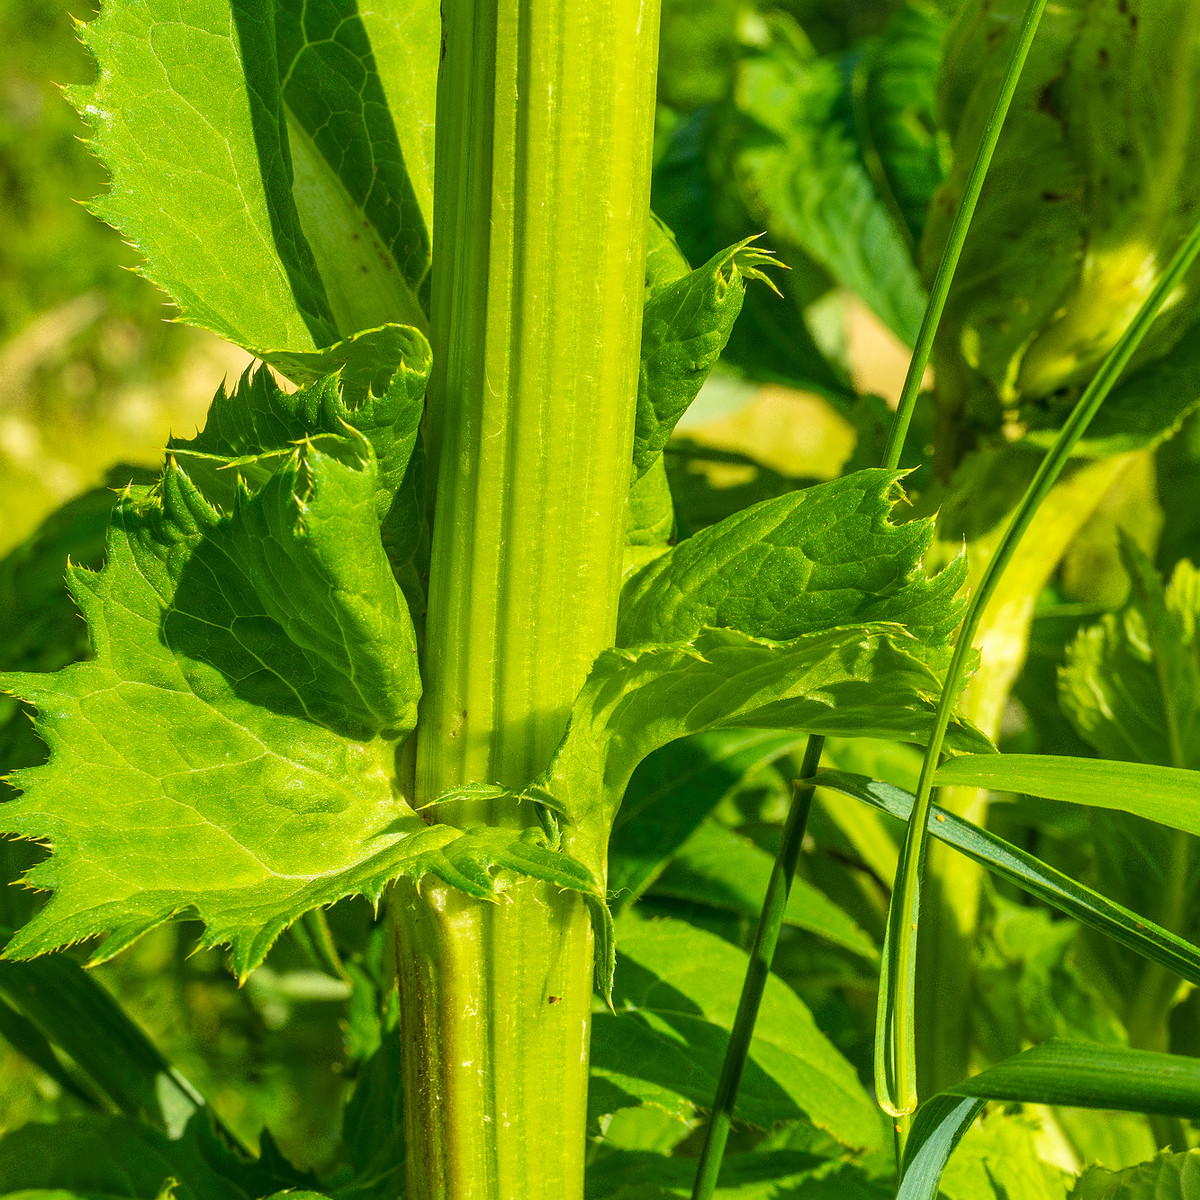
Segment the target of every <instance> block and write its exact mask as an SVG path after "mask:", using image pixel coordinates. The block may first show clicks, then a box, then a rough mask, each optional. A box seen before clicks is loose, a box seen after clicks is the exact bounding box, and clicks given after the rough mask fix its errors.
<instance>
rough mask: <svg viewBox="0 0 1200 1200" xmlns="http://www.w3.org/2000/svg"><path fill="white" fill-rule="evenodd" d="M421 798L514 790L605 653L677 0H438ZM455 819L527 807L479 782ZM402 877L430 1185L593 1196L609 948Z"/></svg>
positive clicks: (510, 905) (415, 1075) (409, 1068)
mask: <svg viewBox="0 0 1200 1200" xmlns="http://www.w3.org/2000/svg"><path fill="white" fill-rule="evenodd" d="M443 14H444V16H443V61H442V69H441V74H440V78H439V81H438V104H437V165H436V181H435V189H434V231H433V243H434V246H435V251H434V255H435V257H434V268H433V296H432V320H431V325H432V339H431V340H432V344H433V350H434V373H433V377H432V379H431V382H430V389H429V394H428V409H427V431H426V432H427V449H428V462H429V466H430V477H431V487H430V499H431V501H434V500H435V503H434V504H433V509H434V512H433V536H432V555H431V565H430V584H429V609H428V619H427V624H426V643H425V658H424V685H425V695H424V698H423V700H422V704H421V710H420V719H419V723H418V727H417V733H416V756H415V758H416V762H415V786H414V792H415V801H416V803H417V804H425V803H428V802H430V801H433V800H435V799H437V797H438V796H440V795H441V794H442V793H443V792H445V791H446V790H448V789H450V788H452V787H455V786H456V785H461V784H469V783H481V782H482V783H492V782H495V783H501V784H505V785H508V786H511V787H521V786H523V785H524V784H525V783H527V782H528V781H529V780H530V779H531V778H532V777H533V776H534V775H535V774H536V773H537V772H538V771H539V770H540V769H542V768H543V767H544V766H545V765H546V763H547V762H548V760H549V758H550V755H551V753H552V752H553V750H554V748H555V746H556V744H557V742H558V741H559V739H560V738H561V736H562V734H563V731H564V730H565V728H566V723H567V719H568V716H569V712H570V707H571V704H572V702H573V701H574V699H575V696H576V694H577V693H578V691H579V689H580V687H581V685H582V684H583V681H584V678H585V677H586V675H587V672H588V669H589V668H590V667H591V664H592V661H593V660H594V658H595V657H596V655H597V654H598V653H599V652H600V651H601V650H603V649H605V648H606V647H607V646H609V645H611V644H612V637H613V634H614V631H615V628H616V606H617V597H618V590H619V581H620V566H621V550H622V544H623V540H624V537H623V535H624V510H625V498H626V494H627V492H628V488H629V483H630V475H631V459H632V442H633V418H634V408H635V403H636V396H637V374H638V357H639V355H638V349H639V341H640V332H641V313H642V297H643V292H644V282H645V258H646V238H647V214H648V211H649V199H650V196H649V191H650V160H651V146H652V135H653V120H654V91H655V87H654V85H655V67H656V60H657V39H658V3H657V0H445V3H444V6H443ZM434 811H436V813H437V816H438V819H441V820H444V821H447V822H449V823H452V824H454V825H458V826H460V827H461V826H466V825H471V824H478V823H487V824H491V825H499V824H504V825H508V826H512V827H520V826H523V825H528V824H532V823H534V814H533V812H532V810H531V806H529V805H524V806H522V807H521V808H517V807H515V806H512V805H511V804H509V805H505V804H502V803H501V802H493V801H477V800H459V801H454V802H451V803H447V804H444V805H441V806H440V807H439V808H438V809H436V810H434ZM499 886H500V887H501V888H502V894H501V896H500V898H499V899H500V902H499V903H497V904H487V903H483V902H480V901H477V900H473V899H470V898H468V897H466V896H464V895H462V894H460V893H458V892H456V891H454V890H453V889H448V888H445V887H444V886H442V885H440V884H439V885H433V886H430V885H429V884H428V883H426V884H424V885H422V886H421V887H420V888H416V887H413V886H411V885H408V884H405V885H401V886H399V887H398V888H397V889H396V892H395V896H394V902H393V908H394V912H395V915H396V937H397V961H398V974H399V979H400V989H401V1009H402V1014H403V1016H402V1037H403V1041H404V1071H405V1091H406V1097H407V1101H406V1104H405V1121H406V1127H407V1136H408V1145H409V1160H408V1164H407V1168H406V1170H407V1176H408V1190H407V1195H408V1197H409V1200H580V1198H581V1197H582V1195H583V1158H584V1149H585V1144H586V1139H585V1119H586V1097H587V1049H588V1032H589V1014H590V1011H591V992H592V988H591V979H592V938H591V931H590V927H589V925H588V920H587V915H586V912H585V909H584V906H583V904H582V902H581V901H580V899H579V898H578V896H576V895H574V894H562V895H560V894H559V893H558V891H557V889H554V888H551V887H547V886H544V885H542V884H536V883H532V882H530V881H528V880H519V879H516V878H505V879H502V880H500V881H499Z"/></svg>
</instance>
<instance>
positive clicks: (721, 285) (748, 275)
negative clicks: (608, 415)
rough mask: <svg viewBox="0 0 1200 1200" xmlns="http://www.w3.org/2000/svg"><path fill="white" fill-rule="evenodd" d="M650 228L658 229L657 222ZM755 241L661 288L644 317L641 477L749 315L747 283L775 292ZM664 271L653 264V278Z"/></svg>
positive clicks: (636, 458)
mask: <svg viewBox="0 0 1200 1200" xmlns="http://www.w3.org/2000/svg"><path fill="white" fill-rule="evenodd" d="M651 228H652V229H656V230H657V228H658V225H657V222H652V224H651ZM752 240H753V239H750V238H747V239H746V240H745V241H742V242H739V243H738V244H737V245H736V246H731V247H730V248H729V249H728V250H724V251H722V252H721V253H720V254H717V255H714V256H713V257H712V258H711V259H709V261H708V262H706V263H705V264H704V266H702V267H700V268H699V269H698V270H695V271H691V272H689V273H688V274H686V275H683V276H682V277H680V278H677V279H674V280H669V281H663V282H661V283H660V285H659V286H657V287H655V288H654V289H653V290H652V291H651V293H650V297H649V299H648V300H647V302H646V308H645V312H644V314H643V317H642V350H641V374H640V375H639V377H638V401H637V421H636V424H635V426H634V435H633V436H634V441H633V468H634V473H635V475H636V476H637V477H639V478H640V477H641V476H643V475H645V473H646V472H647V471H648V470H649V469H650V468H651V467H652V466H653V465H654V463H655V462H657V461H658V459H659V457H660V455H661V454H662V452H663V449H664V447H665V446H666V444H667V439H668V438H669V437H670V436H671V431H672V430H673V429H674V428H675V424H676V422H677V421H678V420H679V418H680V417H681V416H683V414H684V412H685V411H686V410H687V408H688V406H689V405H690V404H691V403H692V401H693V400H695V398H696V395H697V393H698V392H699V391H700V385H701V384H703V382H704V381H705V379H707V378H708V375H709V373H710V372H711V371H712V369H713V367H714V366H715V365H716V362H717V359H718V358H720V356H721V351H722V350H724V349H725V344H726V342H728V341H729V334H730V332H731V330H732V329H733V323H734V321H736V320H737V316H738V313H740V312H741V310H742V298H743V296H744V295H745V292H746V280H748V279H758V280H761V281H762V282H764V283H766V284H767V285H768V286H769V287H771V288H774V286H775V285H774V284H773V283H771V279H770V276H768V275H767V274H766V273H765V272H764V271H763V269H762V268H763V267H764V266H769V265H770V263H771V258H770V256H769V255H768V254H767V252H765V251H763V250H758V249H755V247H753V246H752V245H750V242H751V241H752ZM659 254H660V255H661V254H663V251H662V250H659ZM661 271H662V268H661V267H659V266H658V265H657V263H648V264H647V278H649V277H650V274H651V272H654V273H655V274H656V275H658V274H659V273H660V272H661Z"/></svg>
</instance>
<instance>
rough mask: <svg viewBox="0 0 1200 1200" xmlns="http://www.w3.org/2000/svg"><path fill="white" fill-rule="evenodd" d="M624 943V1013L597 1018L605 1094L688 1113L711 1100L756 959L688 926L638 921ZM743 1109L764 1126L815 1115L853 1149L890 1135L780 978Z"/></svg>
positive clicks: (622, 926)
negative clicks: (750, 961)
mask: <svg viewBox="0 0 1200 1200" xmlns="http://www.w3.org/2000/svg"><path fill="white" fill-rule="evenodd" d="M617 938H618V944H619V946H620V954H621V958H620V966H619V968H618V971H617V974H616V978H615V984H614V989H613V1004H614V1007H615V1009H616V1012H615V1013H597V1014H595V1016H594V1026H593V1032H592V1073H593V1077H594V1078H598V1079H601V1080H604V1081H605V1082H606V1083H607V1084H609V1085H610V1088H609V1089H608V1090H606V1091H604V1092H603V1093H602V1094H603V1095H604V1096H605V1097H607V1098H610V1099H616V1101H617V1102H618V1105H619V1106H622V1107H624V1106H628V1105H629V1104H631V1103H639V1102H640V1103H648V1104H654V1105H656V1106H658V1107H662V1108H665V1109H667V1110H668V1111H677V1112H679V1113H680V1114H682V1115H687V1114H689V1113H691V1112H692V1111H694V1109H695V1108H696V1107H697V1106H704V1105H706V1104H708V1103H709V1102H710V1100H711V1096H712V1089H713V1088H714V1087H715V1085H716V1080H717V1076H718V1074H719V1073H720V1067H721V1061H722V1058H723V1056H724V1051H725V1044H726V1042H727V1041H728V1031H729V1029H730V1028H731V1026H732V1024H733V1018H734V1013H735V1011H736V1009H737V1001H738V994H739V991H740V987H741V979H742V976H743V975H744V974H745V968H746V955H745V953H744V952H743V951H741V950H739V949H737V947H735V946H732V945H730V944H729V943H728V942H725V941H723V940H722V939H720V938H718V937H716V936H715V935H714V934H710V933H705V932H703V931H702V930H699V929H697V928H695V927H694V926H691V925H686V924H684V923H683V922H680V921H669V920H657V921H644V920H641V919H638V918H635V917H631V916H626V917H623V918H622V919H621V922H620V923H619V925H618V930H617ZM595 1101H596V1097H593V1101H592V1103H593V1112H595ZM737 1111H738V1115H739V1117H740V1118H741V1119H742V1120H745V1121H748V1122H750V1123H751V1124H754V1125H758V1126H760V1127H763V1128H769V1127H770V1126H772V1125H773V1124H775V1123H776V1122H778V1121H783V1120H794V1119H797V1118H799V1117H802V1116H807V1117H808V1119H809V1120H811V1121H812V1122H813V1123H814V1124H815V1125H817V1126H818V1127H819V1128H822V1129H825V1130H827V1131H828V1132H829V1133H831V1134H832V1135H833V1136H834V1137H836V1138H837V1139H838V1140H839V1141H841V1142H842V1143H843V1144H845V1145H850V1146H859V1147H861V1146H875V1145H878V1144H880V1142H881V1140H882V1133H883V1128H882V1125H881V1124H880V1120H879V1117H878V1114H877V1112H876V1111H875V1107H874V1105H873V1104H872V1102H871V1100H870V1098H869V1097H868V1096H867V1094H866V1092H865V1091H864V1090H863V1088H862V1085H861V1084H860V1083H859V1081H858V1077H857V1076H856V1075H855V1073H854V1069H853V1068H852V1067H851V1066H850V1064H849V1063H848V1062H846V1060H845V1059H844V1058H842V1056H841V1055H840V1054H839V1053H838V1052H837V1051H836V1050H835V1049H834V1048H833V1046H832V1045H831V1044H830V1043H829V1041H828V1040H827V1039H826V1038H825V1036H824V1035H823V1034H822V1033H821V1032H820V1030H819V1029H818V1028H817V1026H816V1023H815V1022H814V1021H813V1018H812V1015H811V1014H810V1013H809V1011H808V1009H807V1008H806V1007H805V1006H804V1005H803V1004H802V1003H801V1001H800V1000H799V998H798V997H797V996H796V995H795V994H794V993H793V992H792V991H791V990H790V989H789V988H787V987H786V986H785V985H784V984H783V983H782V982H780V981H779V980H778V979H776V978H775V977H772V978H771V979H770V980H769V981H768V986H767V990H766V995H765V998H764V1001H763V1008H762V1012H761V1015H760V1017H759V1021H758V1024H757V1026H756V1028H755V1037H754V1042H753V1044H752V1046H751V1050H750V1061H749V1064H748V1066H747V1071H746V1076H745V1080H744V1082H743V1085H742V1089H741V1092H740V1093H739V1097H738V1110H737Z"/></svg>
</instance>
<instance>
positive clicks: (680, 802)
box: [608, 729, 798, 907]
mask: <svg viewBox="0 0 1200 1200" xmlns="http://www.w3.org/2000/svg"><path fill="white" fill-rule="evenodd" d="M797 743H798V739H797V738H795V737H793V736H791V735H788V734H774V733H766V732H762V731H757V730H747V729H732V730H723V729H722V730H716V731H714V732H712V733H700V734H696V735H695V736H694V737H687V738H680V739H679V740H678V741H675V742H669V743H668V744H667V745H665V746H663V747H662V748H661V749H659V750H656V751H655V752H654V753H653V754H651V755H650V756H649V757H647V758H646V759H645V760H644V761H643V762H642V763H641V764H640V765H639V766H638V767H637V768H636V769H635V770H634V772H633V776H632V778H631V779H630V781H629V785H628V787H626V789H625V796H624V798H623V800H622V801H621V807H620V809H619V811H618V812H617V816H616V819H615V821H614V823H613V834H612V838H611V840H610V842H609V849H608V853H609V858H608V888H609V892H610V893H611V894H612V895H613V897H614V899H615V903H616V904H617V905H618V906H621V907H623V906H624V905H626V904H628V903H629V902H630V901H632V900H634V899H636V898H637V897H638V896H640V895H641V894H642V892H644V891H645V889H646V888H647V887H649V886H650V885H651V884H652V883H653V882H654V880H655V879H656V878H657V877H658V875H659V874H660V873H661V871H662V870H663V868H664V867H665V866H666V864H667V861H668V860H669V859H670V857H671V855H672V854H673V853H674V851H675V850H677V849H678V848H679V847H680V846H681V845H683V843H684V842H686V841H687V839H688V837H689V836H690V835H691V834H692V833H693V832H694V831H695V830H696V829H697V828H698V827H699V825H700V824H701V822H703V821H704V819H705V817H707V816H708V814H709V813H710V812H711V811H712V810H713V809H714V808H716V807H717V805H718V804H720V802H721V801H722V800H723V799H724V798H725V797H726V796H728V795H729V794H730V793H731V792H732V791H734V789H736V788H737V787H738V786H739V785H740V784H741V783H742V781H743V780H744V779H745V778H746V776H747V775H749V774H750V773H751V772H752V771H754V770H755V769H756V768H757V767H759V766H761V765H763V764H765V763H769V762H771V761H773V760H774V759H775V758H777V757H778V756H779V755H780V754H783V753H785V752H786V751H788V750H789V749H791V748H793V747H794V746H795V745H797Z"/></svg>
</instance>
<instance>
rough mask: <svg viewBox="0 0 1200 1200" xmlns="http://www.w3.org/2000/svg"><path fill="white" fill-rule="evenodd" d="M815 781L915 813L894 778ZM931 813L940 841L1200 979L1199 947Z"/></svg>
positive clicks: (834, 775) (836, 775) (963, 824)
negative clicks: (890, 780) (890, 779)
mask: <svg viewBox="0 0 1200 1200" xmlns="http://www.w3.org/2000/svg"><path fill="white" fill-rule="evenodd" d="M989 757H990V756H989ZM815 782H816V784H817V786H818V787H826V788H829V789H830V790H831V791H835V792H840V793H841V794H842V795H844V796H850V797H852V798H853V799H855V800H861V801H863V802H864V803H866V804H869V805H871V806H872V807H873V808H877V809H879V810H880V811H882V812H886V813H888V814H890V815H891V816H893V817H897V818H899V819H900V820H901V821H907V820H908V818H909V816H910V815H911V814H912V808H913V795H912V793H911V792H906V791H904V790H903V789H902V788H898V787H894V786H893V785H892V784H890V783H880V782H879V781H878V780H874V779H868V778H866V776H863V775H850V774H846V773H843V772H841V771H822V772H820V773H819V774H818V775H817V777H816V780H815ZM930 818H931V819H930V822H929V833H930V836H932V837H935V838H937V839H938V841H940V842H944V843H945V844H946V845H947V846H953V847H954V849H955V850H958V851H959V852H960V853H961V854H965V855H966V856H967V857H968V858H970V859H972V860H973V861H975V862H977V863H979V864H980V865H981V866H984V867H986V868H987V869H988V870H989V871H991V872H992V873H993V874H994V875H998V876H999V877H1000V878H1002V879H1007V880H1008V881H1009V882H1010V883H1013V884H1015V885H1016V886H1017V887H1019V888H1021V889H1022V891H1025V892H1028V893H1029V894H1030V895H1031V896H1036V897H1037V898H1038V899H1039V900H1042V901H1044V902H1045V903H1046V904H1048V905H1050V907H1051V908H1055V909H1057V910H1058V911H1059V912H1061V913H1065V914H1066V915H1067V916H1069V917H1074V918H1075V920H1077V921H1079V922H1080V924H1082V925H1087V926H1089V927H1090V928H1092V929H1095V930H1096V931H1097V932H1098V933H1102V934H1104V935H1105V936H1106V937H1110V938H1112V939H1113V940H1114V941H1117V942H1120V943H1121V944H1122V945H1123V946H1128V947H1129V949H1130V950H1133V951H1134V952H1135V953H1137V954H1140V955H1142V956H1143V957H1144V958H1147V959H1149V960H1150V961H1152V962H1156V963H1161V964H1162V966H1164V967H1166V968H1167V970H1169V971H1173V972H1174V973H1175V974H1176V975H1178V976H1180V977H1181V978H1183V979H1187V980H1189V981H1190V982H1192V983H1197V984H1200V947H1198V946H1194V945H1192V943H1191V942H1188V941H1185V940H1184V939H1183V938H1181V937H1178V936H1177V935H1176V934H1174V933H1171V932H1170V930H1167V929H1163V928H1162V927H1161V926H1159V925H1156V924H1155V923H1154V922H1153V921H1150V920H1147V919H1146V918H1145V917H1142V916H1139V915H1138V914H1137V913H1135V912H1132V911H1131V910H1129V909H1128V908H1125V907H1124V906H1123V905H1121V904H1117V903H1116V901H1114V900H1110V899H1109V898H1108V897H1107V896H1104V895H1102V894H1101V893H1100V892H1097V891H1094V890H1093V889H1092V888H1090V887H1087V886H1086V885H1085V884H1082V883H1079V882H1078V881H1077V880H1074V879H1072V878H1071V877H1070V876H1068V875H1064V874H1063V873H1062V872H1061V871H1056V870H1055V869H1054V868H1053V867H1051V866H1048V865H1047V864H1046V863H1044V862H1042V860H1041V859H1040V858H1036V857H1035V856H1034V855H1032V854H1027V853H1026V852H1025V851H1024V850H1020V849H1018V848H1017V847H1016V846H1013V845H1011V844H1010V843H1009V842H1006V841H1005V840H1004V839H1003V838H999V837H997V836H996V835H995V834H994V833H988V832H987V831H986V830H984V829H980V828H979V827H978V826H976V825H973V824H972V823H971V822H970V821H964V820H963V819H962V818H961V817H956V816H954V814H953V813H948V812H943V811H942V810H941V809H940V808H938V807H937V806H936V805H934V806H933V807H932V809H931V811H930Z"/></svg>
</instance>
